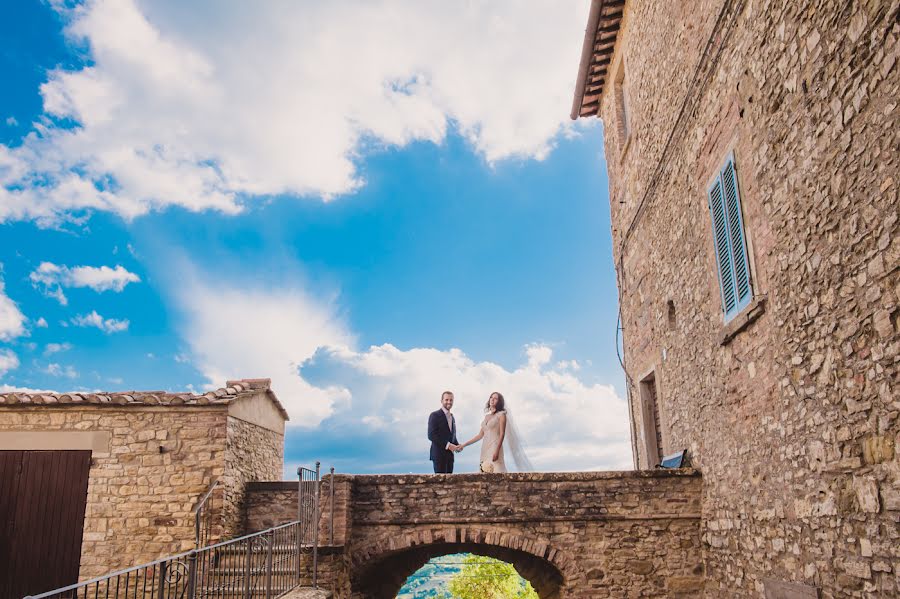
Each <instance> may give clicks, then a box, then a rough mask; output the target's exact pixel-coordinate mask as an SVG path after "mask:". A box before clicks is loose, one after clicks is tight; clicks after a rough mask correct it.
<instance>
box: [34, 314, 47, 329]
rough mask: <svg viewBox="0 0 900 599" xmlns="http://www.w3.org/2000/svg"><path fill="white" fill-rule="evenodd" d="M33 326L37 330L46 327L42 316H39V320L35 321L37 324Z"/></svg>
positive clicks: (45, 321) (45, 320)
mask: <svg viewBox="0 0 900 599" xmlns="http://www.w3.org/2000/svg"><path fill="white" fill-rule="evenodd" d="M34 326H36V327H37V328H39V329H46V328H47V326H48V325H47V319H45V318H44V317H43V316H41V317H40V318H38V319H37V322H35V323H34Z"/></svg>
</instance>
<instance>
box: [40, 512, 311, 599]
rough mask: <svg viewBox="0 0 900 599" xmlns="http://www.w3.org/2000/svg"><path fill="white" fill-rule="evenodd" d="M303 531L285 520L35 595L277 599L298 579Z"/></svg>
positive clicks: (113, 598)
mask: <svg viewBox="0 0 900 599" xmlns="http://www.w3.org/2000/svg"><path fill="white" fill-rule="evenodd" d="M299 529H300V522H296V521H295V522H290V523H288V524H282V525H281V526H276V527H274V528H270V529H268V530H263V531H261V532H256V533H253V534H250V535H246V536H243V537H239V538H237V539H232V540H230V541H224V542H222V543H217V544H215V545H210V546H209V547H203V548H202V549H194V550H192V551H188V552H187V553H180V554H178V555H173V556H170V557H165V558H162V559H158V560H156V561H154V562H150V563H149V564H143V565H140V566H134V567H133V568H128V569H126V570H120V571H119V572H113V573H112V574H107V575H106V576H101V577H99V578H94V579H91V580H86V581H84V582H81V583H78V584H73V585H71V586H68V587H63V588H61V589H57V590H54V591H49V592H47V593H43V594H40V595H34V596H33V597H31V598H30V599H49V598H54V599H57V598H58V599H82V598H83V599H99V598H100V597H103V598H104V599H107V598H110V599H129V598H132V597H133V598H134V599H212V598H221V599H238V598H240V597H242V598H243V599H272V598H274V597H278V596H279V595H282V594H284V593H286V592H287V591H290V590H291V589H293V588H294V587H296V586H297V584H298V583H299V577H298V575H299V570H298V569H297V568H296V564H297V563H298V561H297V559H296V558H297V556H298V555H299V554H300V551H301V547H300V546H299V545H298V544H297V540H298V539H299ZM26 599H27V598H26Z"/></svg>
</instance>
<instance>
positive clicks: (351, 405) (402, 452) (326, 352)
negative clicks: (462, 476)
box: [303, 344, 631, 471]
mask: <svg viewBox="0 0 900 599" xmlns="http://www.w3.org/2000/svg"><path fill="white" fill-rule="evenodd" d="M552 354H553V351H552V349H551V348H549V347H547V346H545V345H531V346H528V347H527V348H526V359H525V360H524V363H523V364H522V365H521V366H519V367H517V368H514V369H512V370H507V369H505V368H503V367H501V366H500V365H498V364H494V363H492V362H476V361H474V360H472V359H471V358H469V357H468V356H467V355H466V354H465V353H464V352H463V351H461V350H459V349H450V350H438V349H433V348H414V349H410V350H406V351H403V350H400V349H398V348H396V347H394V346H393V345H390V344H385V345H381V346H375V347H370V348H369V349H367V350H364V351H353V350H349V349H346V348H344V349H337V348H323V349H322V350H320V351H319V352H318V353H317V355H316V356H315V357H314V358H313V359H312V360H310V361H309V362H308V363H307V365H306V366H305V367H304V369H303V373H304V375H306V376H309V377H311V380H313V381H314V382H317V383H319V384H323V383H326V384H331V385H334V386H344V387H345V388H346V389H347V392H348V395H349V396H350V401H349V402H347V404H345V406H343V409H342V410H340V411H339V412H337V413H335V415H334V417H333V423H332V424H333V425H334V426H335V427H337V428H338V429H340V428H352V427H354V426H358V425H357V423H358V422H361V423H362V424H363V425H364V427H363V429H365V430H368V431H369V432H372V433H376V432H377V433H378V434H379V435H382V434H386V435H388V436H387V439H389V441H388V442H389V443H390V444H391V445H392V447H393V448H394V455H393V458H394V459H396V460H398V461H400V462H401V463H402V462H403V461H404V460H407V461H409V462H411V463H421V462H422V460H423V459H424V458H425V457H427V456H423V455H422V453H423V439H424V426H425V418H426V417H427V415H428V413H429V412H431V411H433V410H435V409H437V408H438V407H439V401H438V399H439V397H440V394H441V392H442V391H443V390H444V389H445V388H446V389H450V390H452V391H453V392H454V395H455V396H456V403H455V406H454V412H455V413H456V415H457V422H458V426H459V436H460V441H464V440H466V439H468V438H470V437H472V436H474V435H475V433H477V432H478V428H479V426H480V422H481V419H482V417H483V409H484V405H485V403H486V401H487V398H488V396H489V394H490V393H491V392H492V391H500V392H501V393H503V395H504V397H505V398H506V400H507V402H508V404H509V406H510V408H511V413H512V414H513V417H514V420H515V421H516V423H517V426H518V428H519V430H520V432H521V435H522V437H523V439H524V440H525V442H526V443H527V446H528V447H527V450H528V454H529V457H531V459H532V461H533V462H534V465H535V467H536V468H538V469H540V470H592V469H619V468H628V467H630V465H631V459H630V456H631V449H630V445H629V441H628V415H627V408H626V403H625V401H624V400H623V399H622V398H620V397H618V396H617V395H616V392H615V390H614V389H613V387H612V386H611V385H602V384H588V383H585V382H584V381H582V380H580V379H579V378H578V377H576V376H575V375H574V374H572V373H571V372H568V371H567V370H564V369H560V368H558V367H557V366H555V365H554V366H551V365H550V359H551V358H552ZM424 446H425V447H426V450H427V443H426V444H425V445H424ZM478 452H479V446H475V447H472V448H469V449H467V450H466V451H464V452H463V453H462V454H461V455H460V456H459V457H458V463H459V466H460V468H461V469H463V470H470V471H473V470H476V469H477V464H478V461H479V460H478ZM508 458H509V456H508ZM508 462H509V464H510V465H511V462H512V460H511V459H508Z"/></svg>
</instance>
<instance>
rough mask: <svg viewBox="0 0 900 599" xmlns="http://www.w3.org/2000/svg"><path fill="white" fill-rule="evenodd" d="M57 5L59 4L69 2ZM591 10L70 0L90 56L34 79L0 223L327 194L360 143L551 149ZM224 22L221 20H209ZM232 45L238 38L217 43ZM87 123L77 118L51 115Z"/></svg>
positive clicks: (533, 154) (386, 1) (409, 1)
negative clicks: (37, 84)
mask: <svg viewBox="0 0 900 599" xmlns="http://www.w3.org/2000/svg"><path fill="white" fill-rule="evenodd" d="M62 5H63V4H62V3H58V4H57V6H62ZM587 8H588V3H586V2H557V1H556V0H531V1H529V2H527V3H525V2H518V1H511V0H508V1H505V2H498V1H496V0H480V1H473V2H467V3H465V4H463V5H460V4H458V3H453V2H449V3H448V2H440V1H438V0H431V1H424V0H406V1H395V0H381V1H372V0H357V1H351V2H321V3H314V2H292V1H287V0H284V1H281V2H266V3H262V4H258V3H257V4H248V3H244V2H218V1H215V2H213V1H212V0H206V1H201V2H193V3H189V4H185V3H183V2H178V1H176V0H168V1H160V2H141V3H138V2H136V1H135V0H92V1H88V2H87V3H85V4H83V5H78V6H76V7H75V8H73V9H68V8H60V10H61V11H62V12H63V15H64V17H65V18H66V19H67V20H68V23H69V24H68V27H67V34H68V35H69V37H70V38H71V39H72V40H73V41H74V42H75V43H79V44H83V45H86V46H87V47H88V48H89V49H90V58H91V62H90V64H89V66H85V67H83V68H81V69H80V70H76V71H66V70H62V69H56V70H54V71H51V72H50V73H49V74H48V80H47V82H46V83H45V84H43V85H42V86H41V90H40V92H41V95H42V97H43V105H44V112H45V115H44V117H43V119H42V121H41V122H40V123H38V124H36V125H35V128H36V132H35V133H33V134H31V135H29V136H27V137H26V138H25V140H24V142H23V143H22V144H21V145H20V146H17V147H15V148H13V147H8V146H2V145H0V222H2V221H4V220H11V219H34V220H37V221H38V222H39V223H42V224H52V223H55V222H57V221H58V220H59V219H60V218H66V217H72V216H73V215H75V214H81V213H83V212H84V211H86V210H109V211H112V212H115V213H117V214H119V215H121V216H123V217H125V218H133V217H135V216H137V215H140V214H143V213H146V212H147V211H149V210H154V209H161V208H164V207H166V206H170V205H178V206H183V207H185V208H187V209H189V210H209V209H211V210H218V211H222V212H225V213H235V212H238V211H240V210H241V209H242V203H241V199H240V198H246V197H252V196H261V195H271V194H281V193H286V194H293V195H296V196H315V197H323V198H325V199H328V198H330V197H333V196H336V195H339V194H344V193H348V192H350V191H352V190H354V189H356V188H358V187H359V186H360V185H362V184H363V180H362V178H361V176H360V174H359V172H358V170H357V166H356V163H357V161H358V160H359V157H360V156H361V154H362V153H363V152H365V151H366V150H367V149H369V148H371V147H373V146H375V147H384V146H395V147H402V146H404V145H406V144H409V143H411V142H413V141H418V140H422V141H430V142H435V143H439V142H441V141H442V140H443V139H444V138H445V136H446V135H447V132H448V129H449V128H450V127H455V128H457V129H458V131H459V132H460V133H461V134H462V135H463V136H464V137H465V138H466V139H467V140H468V142H469V143H470V144H471V146H472V148H473V149H474V150H475V151H476V152H478V153H479V154H480V155H482V156H483V157H484V158H485V159H486V160H487V161H489V162H493V161H498V160H503V159H507V158H527V159H531V158H534V159H542V158H543V157H544V156H546V155H547V153H548V152H549V151H550V150H551V149H552V147H553V144H554V140H555V139H556V138H557V137H558V136H559V135H560V134H566V133H567V132H569V131H570V130H571V129H570V128H571V127H573V126H575V125H572V124H571V123H570V122H569V121H568V112H569V105H570V102H571V94H572V90H573V88H574V78H575V70H576V68H575V67H576V65H577V62H578V57H579V52H580V46H581V40H582V31H583V28H584V22H585V19H586V12H587ZM209 15H215V18H212V19H211V18H209ZM222 40H228V43H222ZM71 122H76V123H77V124H78V127H76V128H72V127H69V126H68V125H59V124H57V123H66V124H68V123H71Z"/></svg>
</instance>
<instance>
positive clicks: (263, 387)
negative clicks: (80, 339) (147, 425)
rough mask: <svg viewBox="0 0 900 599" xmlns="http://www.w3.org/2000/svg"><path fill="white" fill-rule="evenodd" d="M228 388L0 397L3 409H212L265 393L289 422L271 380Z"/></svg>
mask: <svg viewBox="0 0 900 599" xmlns="http://www.w3.org/2000/svg"><path fill="white" fill-rule="evenodd" d="M226 385H227V386H226V387H225V388H219V389H215V390H214V391H207V392H206V393H203V394H195V393H167V392H165V391H118V392H109V391H102V392H97V393H0V406H2V405H6V406H9V405H22V404H25V405H33V406H39V405H57V404H68V405H78V404H112V405H122V406H124V405H138V406H209V405H227V404H229V403H231V402H232V401H234V400H235V399H238V398H240V397H246V396H249V395H255V394H256V393H258V392H260V391H265V392H266V395H267V396H268V397H269V399H271V400H272V403H274V404H275V407H276V408H277V409H278V411H279V412H280V413H281V415H282V416H284V418H285V420H287V419H288V414H287V411H286V410H285V409H284V406H283V405H281V402H280V401H278V398H277V397H276V396H275V393H273V392H272V389H271V387H270V385H271V381H270V379H243V380H240V381H228V382H227V383H226Z"/></svg>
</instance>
